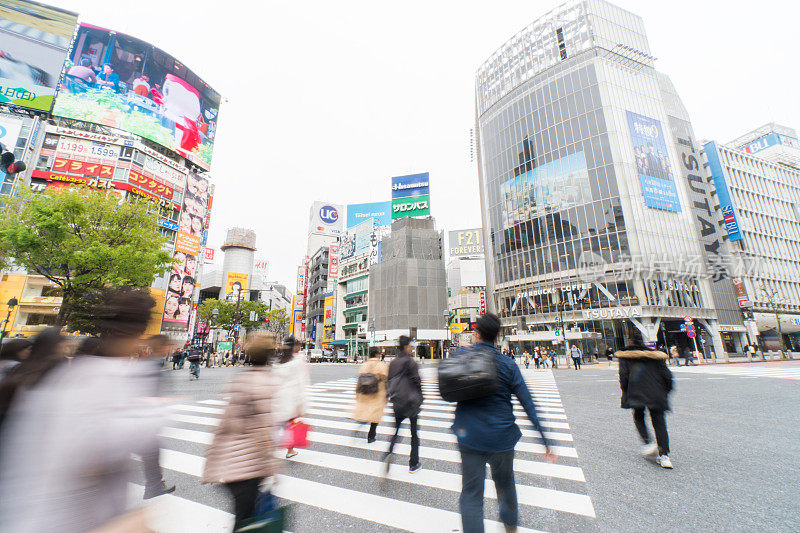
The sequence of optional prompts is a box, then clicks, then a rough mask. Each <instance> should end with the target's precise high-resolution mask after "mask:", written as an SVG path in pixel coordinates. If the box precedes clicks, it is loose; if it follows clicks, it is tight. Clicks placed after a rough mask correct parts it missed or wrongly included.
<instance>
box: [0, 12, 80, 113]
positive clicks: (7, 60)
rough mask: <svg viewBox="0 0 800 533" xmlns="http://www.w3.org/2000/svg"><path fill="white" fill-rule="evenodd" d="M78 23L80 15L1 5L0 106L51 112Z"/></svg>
mask: <svg viewBox="0 0 800 533" xmlns="http://www.w3.org/2000/svg"><path fill="white" fill-rule="evenodd" d="M77 24H78V15H77V13H71V12H69V11H64V10H61V9H56V8H54V7H50V6H44V5H40V4H35V3H33V2H27V1H25V0H3V1H2V2H0V103H4V104H11V105H16V106H19V107H26V108H28V109H36V110H39V111H50V108H52V107H53V95H54V94H55V92H56V86H57V85H58V80H59V78H60V76H61V69H62V67H63V66H64V59H65V58H66V57H67V51H68V50H69V45H70V43H71V42H72V36H73V34H74V33H75V26H76V25H77Z"/></svg>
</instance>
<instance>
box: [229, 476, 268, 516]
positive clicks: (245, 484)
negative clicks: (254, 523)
mask: <svg viewBox="0 0 800 533" xmlns="http://www.w3.org/2000/svg"><path fill="white" fill-rule="evenodd" d="M259 484H261V478H253V479H243V480H241V481H232V482H230V483H225V486H226V487H228V490H229V491H230V493H231V495H232V496H233V509H234V511H233V513H234V514H235V515H236V522H239V521H241V520H244V519H246V518H250V517H251V516H253V512H255V508H256V497H257V496H258V486H259ZM234 527H235V526H234Z"/></svg>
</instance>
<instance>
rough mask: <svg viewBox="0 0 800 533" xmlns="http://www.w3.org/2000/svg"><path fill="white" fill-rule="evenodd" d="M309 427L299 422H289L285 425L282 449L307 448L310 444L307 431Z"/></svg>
mask: <svg viewBox="0 0 800 533" xmlns="http://www.w3.org/2000/svg"><path fill="white" fill-rule="evenodd" d="M309 429H311V426H309V425H308V424H306V423H305V422H302V421H300V420H290V421H289V422H288V423H287V424H286V429H285V431H284V432H283V439H282V442H281V446H282V447H283V448H287V449H289V448H307V447H308V445H309V444H310V442H309V440H308V430H309Z"/></svg>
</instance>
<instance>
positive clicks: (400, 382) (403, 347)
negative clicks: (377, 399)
mask: <svg viewBox="0 0 800 533" xmlns="http://www.w3.org/2000/svg"><path fill="white" fill-rule="evenodd" d="M387 394H388V396H389V399H390V400H391V401H392V409H393V410H394V435H393V436H392V440H391V442H390V443H389V450H388V451H387V452H386V454H385V455H384V456H383V463H384V472H383V476H384V478H385V477H386V476H387V475H388V474H389V467H390V466H391V464H392V451H393V450H394V445H395V443H396V442H397V436H398V433H399V432H400V425H401V424H402V423H403V421H404V420H405V419H406V418H408V421H409V424H410V425H411V455H410V457H409V462H408V468H409V471H410V472H411V473H414V472H416V471H418V470H419V469H420V468H422V465H421V464H420V462H419V435H417V417H418V416H419V411H420V407H422V380H421V379H420V377H419V367H418V366H417V362H416V361H414V359H413V358H412V357H411V339H410V338H409V337H407V336H405V335H401V336H400V340H399V349H398V353H397V357H395V358H394V359H393V360H392V363H391V364H390V365H389V386H388V389H387Z"/></svg>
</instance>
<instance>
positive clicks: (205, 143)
mask: <svg viewBox="0 0 800 533" xmlns="http://www.w3.org/2000/svg"><path fill="white" fill-rule="evenodd" d="M219 101H220V96H219V93H217V92H216V91H215V90H214V89H212V88H211V87H209V86H208V84H206V83H205V82H204V81H203V80H202V79H200V77H199V76H197V74H195V73H194V72H192V71H191V70H189V69H188V68H186V66H185V65H184V64H183V63H181V62H180V61H178V60H177V59H175V58H174V57H172V56H171V55H169V54H167V53H166V52H164V51H163V50H161V49H159V48H156V47H155V46H153V45H151V44H149V43H146V42H144V41H141V40H139V39H136V38H135V37H131V36H129V35H125V34H122V33H117V32H113V31H110V30H107V29H104V28H98V27H97V26H91V25H88V24H81V25H80V27H79V29H78V32H77V36H76V38H75V43H74V46H73V48H72V54H71V56H70V57H69V58H68V59H67V64H66V67H65V72H64V77H63V81H62V83H61V86H60V87H59V89H58V95H57V97H56V102H55V106H54V107H53V114H54V115H56V116H60V117H66V118H72V119H76V120H83V121H86V122H94V123H96V124H102V125H105V126H110V127H113V128H118V129H121V130H124V131H127V132H130V133H134V134H136V135H141V136H142V137H145V138H147V139H150V140H151V141H154V142H156V143H158V144H160V145H162V146H165V147H167V148H169V149H170V150H174V151H175V152H177V153H178V154H180V155H182V156H183V157H185V158H187V159H189V160H190V161H192V162H194V163H196V164H198V165H199V166H201V167H203V168H205V169H208V168H209V165H210V164H211V152H212V150H213V148H214V137H215V135H216V130H217V114H218V113H219Z"/></svg>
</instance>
